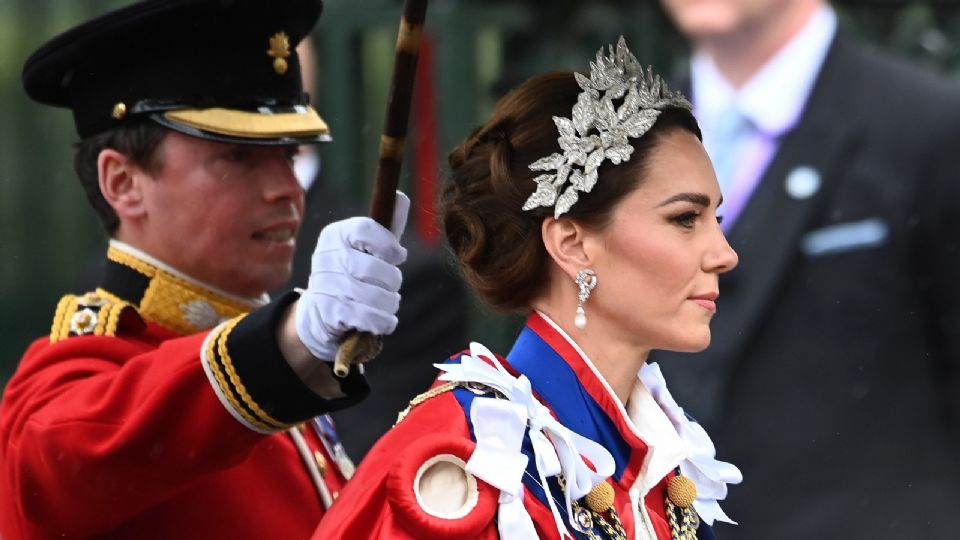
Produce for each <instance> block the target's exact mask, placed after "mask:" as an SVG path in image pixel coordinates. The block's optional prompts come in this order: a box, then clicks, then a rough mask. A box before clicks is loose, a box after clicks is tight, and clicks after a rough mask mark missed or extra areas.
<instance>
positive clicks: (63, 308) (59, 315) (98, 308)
mask: <svg viewBox="0 0 960 540" xmlns="http://www.w3.org/2000/svg"><path fill="white" fill-rule="evenodd" d="M127 308H131V309H132V308H133V306H132V305H131V304H130V303H129V302H126V301H124V300H121V299H120V298H117V297H115V296H112V295H100V294H97V293H86V294H83V295H75V294H68V295H65V296H64V297H63V298H61V299H60V302H58V303H57V310H56V313H55V314H54V316H53V324H52V325H51V327H50V342H51V343H56V342H58V341H62V340H64V339H67V338H68V337H70V336H88V335H94V336H113V335H116V333H117V330H118V327H119V323H120V316H121V314H122V313H123V310H125V309H127Z"/></svg>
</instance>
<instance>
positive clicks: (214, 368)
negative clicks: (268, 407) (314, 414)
mask: <svg viewBox="0 0 960 540" xmlns="http://www.w3.org/2000/svg"><path fill="white" fill-rule="evenodd" d="M233 324H236V321H233ZM233 324H231V325H230V328H232V326H233ZM226 330H227V329H226V328H224V329H223V330H222V331H221V333H220V334H219V335H216V336H213V338H212V339H209V340H207V350H206V355H207V359H208V362H207V365H208V366H210V371H211V372H212V373H213V376H214V378H215V379H217V385H218V386H219V387H220V391H221V393H222V394H223V395H224V396H225V397H226V398H227V401H229V402H230V405H231V407H233V410H234V411H236V413H237V414H239V415H240V416H242V417H243V419H244V420H246V421H247V422H248V423H249V424H250V425H252V426H255V427H257V428H258V429H260V430H262V431H267V432H272V431H276V428H274V427H273V426H269V425H267V424H265V423H263V422H261V421H260V420H259V419H257V418H256V417H254V416H252V415H251V414H250V413H248V412H247V410H246V409H244V408H243V406H241V405H240V402H238V401H237V398H236V396H235V395H234V394H233V391H232V390H231V389H230V385H229V384H228V383H227V381H226V379H224V377H223V371H221V369H220V357H219V355H218V354H217V350H218V347H220V340H221V339H222V338H224V336H225V334H226V333H227V332H226Z"/></svg>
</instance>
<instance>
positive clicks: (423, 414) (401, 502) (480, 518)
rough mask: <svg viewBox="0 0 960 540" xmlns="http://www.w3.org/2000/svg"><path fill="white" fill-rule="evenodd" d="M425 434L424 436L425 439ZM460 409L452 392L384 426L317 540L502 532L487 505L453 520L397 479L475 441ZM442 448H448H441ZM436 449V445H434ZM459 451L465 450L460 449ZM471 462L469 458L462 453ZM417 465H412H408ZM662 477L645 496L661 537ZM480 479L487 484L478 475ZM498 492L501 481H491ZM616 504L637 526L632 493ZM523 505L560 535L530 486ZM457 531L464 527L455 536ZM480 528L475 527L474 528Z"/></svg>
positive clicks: (426, 538)
mask: <svg viewBox="0 0 960 540" xmlns="http://www.w3.org/2000/svg"><path fill="white" fill-rule="evenodd" d="M423 441H426V443H424V442H423ZM474 444H475V443H474V442H473V440H472V439H471V437H470V430H469V428H468V426H467V422H466V419H465V418H464V415H463V409H462V408H461V406H460V404H459V403H458V402H457V400H456V399H455V398H454V396H453V394H452V393H450V392H446V393H443V394H441V395H439V396H437V397H435V398H432V399H429V400H427V401H426V402H424V403H422V404H420V405H418V406H416V407H414V408H413V409H412V410H411V411H410V413H409V414H408V415H407V417H406V418H405V419H404V420H403V421H402V422H400V424H398V425H397V426H396V427H394V428H393V429H392V430H390V431H389V432H387V434H386V435H384V436H383V437H382V438H381V439H380V440H379V441H378V442H377V444H376V445H375V446H374V447H373V448H372V449H371V450H370V452H369V453H368V454H367V456H366V457H365V458H364V460H363V462H362V463H361V464H360V467H359V469H358V470H357V474H356V476H354V478H353V480H351V482H350V483H349V484H347V487H346V488H345V489H344V491H343V492H342V493H341V495H340V497H339V498H338V499H337V502H336V503H335V504H334V505H333V508H331V509H330V511H329V512H328V513H327V515H326V516H324V518H323V520H322V521H321V522H320V526H319V527H318V528H317V530H316V532H315V533H314V535H313V540H329V539H331V538H357V539H359V538H363V539H382V540H386V539H390V540H439V539H447V538H471V539H473V538H476V539H481V540H483V539H491V540H492V539H497V538H499V536H498V534H497V527H496V523H495V521H494V519H493V517H494V516H493V514H494V513H495V511H496V509H495V508H494V511H493V513H491V512H490V511H489V510H488V509H487V507H486V506H484V505H483V503H482V502H481V504H478V505H477V508H475V509H474V510H473V511H471V512H470V513H469V514H468V515H467V516H465V517H464V518H462V519H460V520H457V522H456V523H451V522H449V520H446V521H447V522H446V523H444V521H445V520H441V519H439V518H436V517H433V516H429V515H426V514H425V512H423V511H422V509H420V508H419V505H417V504H416V503H415V501H413V502H412V503H411V500H410V498H411V497H412V494H411V493H410V491H409V488H410V486H411V484H408V483H405V482H399V481H397V480H398V479H401V478H407V477H409V478H410V479H411V482H412V478H413V475H414V474H415V473H416V470H417V469H418V468H419V467H420V465H422V464H423V463H424V462H426V460H427V459H429V458H430V457H431V456H433V455H436V454H437V453H454V452H452V451H449V450H450V449H457V448H459V449H460V451H461V452H462V451H463V450H464V449H470V450H471V451H472V447H473V446H474ZM441 448H446V449H447V451H443V452H438V451H439V450H440V449H441ZM434 449H435V450H436V451H434ZM457 455H459V456H460V457H461V458H464V456H467V458H468V457H469V455H468V454H457ZM464 461H466V459H464ZM411 471H412V472H411ZM665 482H666V481H664V482H661V484H660V485H658V486H657V487H656V488H654V489H653V490H651V492H650V493H649V494H648V496H647V508H648V509H656V508H658V507H659V512H658V514H659V515H657V514H654V515H655V516H656V517H654V516H651V518H652V521H653V525H654V528H655V530H656V533H657V538H660V539H669V538H670V530H669V527H668V525H667V523H666V521H665V520H664V519H663V517H664V514H663V497H664V495H665V491H664V490H665V485H666V484H665ZM478 483H482V482H480V481H479V480H478ZM486 488H488V490H489V491H492V494H493V495H496V494H497V493H498V492H497V490H496V488H493V487H491V486H486ZM483 497H484V495H483V493H481V501H482V499H483ZM615 501H616V504H617V510H618V512H619V514H620V516H621V519H622V520H623V522H624V527H625V528H626V530H627V531H632V530H633V511H632V509H631V508H630V497H629V495H627V493H626V492H625V491H623V490H621V489H616V498H615ZM524 507H525V508H526V509H527V511H528V512H529V513H530V517H531V518H532V520H533V523H534V527H535V528H536V530H537V534H538V536H539V537H540V539H541V540H560V537H559V535H558V534H557V530H556V526H555V525H554V520H553V516H552V514H551V513H550V509H549V508H548V507H547V506H545V505H543V504H542V503H540V501H539V500H537V498H536V497H535V496H533V495H532V494H531V493H530V492H526V493H525V497H524ZM459 531H464V532H463V534H460V535H458V533H459ZM473 531H476V532H473Z"/></svg>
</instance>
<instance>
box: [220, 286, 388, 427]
mask: <svg viewBox="0 0 960 540" xmlns="http://www.w3.org/2000/svg"><path fill="white" fill-rule="evenodd" d="M298 297H299V295H298V294H297V293H295V292H290V293H288V294H285V295H283V296H281V297H280V298H278V299H276V300H274V301H273V302H271V303H270V304H268V305H266V306H264V307H262V308H259V309H256V310H254V311H252V312H251V313H250V314H249V315H247V316H246V317H243V318H239V319H234V320H232V321H230V322H228V323H226V324H225V325H222V326H220V327H218V328H217V329H215V330H214V331H213V333H212V334H211V335H210V336H209V338H208V339H207V343H206V345H205V347H204V360H205V362H206V364H207V368H208V372H210V373H211V375H212V379H213V380H214V382H215V384H216V385H217V386H218V387H219V388H218V393H219V394H220V395H221V397H222V398H224V399H223V401H224V405H226V406H227V407H228V408H230V409H231V412H233V413H234V415H235V416H238V419H242V420H243V423H244V424H248V425H249V427H252V428H254V429H256V430H258V431H266V432H271V431H279V430H282V429H286V428H288V427H290V426H292V425H295V424H297V423H299V422H302V421H303V420H306V419H309V418H312V417H314V416H317V415H318V414H322V413H326V412H331V411H335V410H339V409H342V408H345V407H349V406H350V405H354V404H356V403H358V402H359V401H361V400H362V399H363V398H365V397H366V396H367V395H368V394H369V393H370V387H369V385H368V384H367V381H366V379H365V378H364V376H363V375H362V374H361V373H360V371H359V369H357V368H356V367H354V368H352V369H351V371H350V373H349V374H348V375H347V376H346V377H344V378H343V379H339V381H340V389H341V391H342V392H343V393H344V394H346V397H342V398H334V399H325V398H323V397H321V396H319V395H317V394H316V393H315V392H313V391H312V390H310V388H309V387H307V386H306V385H305V384H304V383H303V381H301V379H300V377H299V376H298V375H297V374H296V373H295V372H294V371H293V368H291V367H290V365H289V364H288V363H287V361H286V359H285V358H284V357H283V355H282V354H281V352H280V346H279V344H278V343H277V334H276V328H277V325H278V324H279V322H280V318H281V316H282V315H283V313H284V311H285V310H286V308H287V307H288V306H289V305H290V304H292V303H293V302H294V301H296V300H297V298H298ZM318 361H319V360H318Z"/></svg>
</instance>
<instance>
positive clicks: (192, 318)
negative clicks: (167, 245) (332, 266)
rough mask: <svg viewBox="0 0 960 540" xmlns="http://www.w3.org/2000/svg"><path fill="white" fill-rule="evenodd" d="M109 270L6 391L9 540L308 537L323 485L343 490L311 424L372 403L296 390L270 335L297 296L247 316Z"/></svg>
mask: <svg viewBox="0 0 960 540" xmlns="http://www.w3.org/2000/svg"><path fill="white" fill-rule="evenodd" d="M108 259H109V261H108V265H107V272H106V277H105V279H104V283H103V286H102V287H101V288H100V289H98V290H97V293H94V294H87V295H84V296H67V297H65V298H64V299H63V300H62V301H61V303H60V306H59V307H58V310H57V315H56V317H55V320H54V326H53V329H52V333H51V335H50V337H49V338H43V339H39V340H37V341H35V342H34V343H33V344H32V345H31V346H30V348H29V349H28V350H27V352H26V353H25V354H24V356H23V358H22V360H21V362H20V365H19V367H18V369H17V372H16V373H15V374H14V376H13V377H12V378H11V380H10V382H9V384H8V385H7V387H6V390H5V393H4V396H3V402H2V404H0V501H3V502H2V504H0V536H2V538H3V539H4V540H19V539H41V538H91V537H96V538H138V539H143V538H205V539H206V538H230V539H244V538H250V539H254V538H256V539H264V538H278V539H297V538H306V537H308V536H309V535H310V533H311V532H312V531H313V529H314V528H315V526H316V524H317V522H318V521H319V519H320V517H321V516H322V514H323V512H324V505H323V503H322V500H321V496H320V494H319V491H318V490H319V489H323V487H324V486H322V485H319V486H318V485H317V482H316V480H319V478H320V477H321V476H322V477H323V479H324V480H325V481H326V488H327V489H328V490H329V491H330V492H332V493H331V495H334V496H335V495H336V492H338V491H339V489H340V488H341V486H342V484H343V482H344V478H343V477H342V476H341V474H340V473H339V472H338V470H337V467H336V466H334V465H333V463H334V462H333V461H332V460H331V456H330V453H329V452H328V451H327V449H326V448H325V445H324V444H322V443H323V442H324V441H323V440H322V439H321V437H320V434H319V433H320V432H319V431H316V432H315V430H313V429H312V428H311V425H310V424H309V423H308V424H301V423H302V422H303V421H304V420H307V419H309V418H311V417H313V416H315V415H317V414H319V413H323V412H325V411H327V410H331V409H335V408H339V407H341V406H345V405H348V404H350V403H352V402H355V401H357V400H358V399H360V398H362V397H363V396H364V395H365V394H366V392H367V386H366V383H365V382H364V381H363V378H362V375H360V374H359V373H353V374H351V375H350V376H348V377H347V378H346V379H345V381H344V382H343V384H342V389H343V391H344V392H345V393H346V394H347V397H346V398H341V399H334V400H326V399H323V398H321V397H319V396H317V395H316V394H314V393H313V392H311V391H310V390H309V389H308V388H307V387H306V386H304V385H303V384H302V383H301V382H300V380H299V378H297V376H296V375H295V374H294V373H293V371H292V370H291V369H290V368H289V366H288V365H287V363H286V361H285V360H284V359H283V358H282V356H281V355H280V352H279V349H278V348H277V344H276V338H275V330H274V328H275V321H276V320H277V318H278V317H279V314H280V313H282V310H283V308H284V307H285V306H287V305H289V304H290V302H292V301H293V300H294V299H295V295H289V296H287V297H285V298H281V299H280V300H279V301H277V302H275V303H273V304H269V305H266V306H264V307H261V308H259V309H256V310H254V311H252V312H251V313H250V314H249V315H244V313H243V312H245V311H247V310H249V309H250V306H248V305H245V304H244V302H242V301H240V299H236V298H231V297H228V296H224V295H218V294H215V293H213V292H211V291H209V290H206V289H205V288H203V287H201V286H199V284H197V283H196V282H193V281H192V280H190V279H189V278H186V277H185V276H182V275H179V274H177V273H176V272H175V271H173V270H171V269H169V268H164V267H158V266H157V265H156V264H154V263H155V261H149V259H147V260H144V258H143V257H142V256H138V254H132V253H131V252H130V251H129V250H127V249H126V248H124V246H122V245H116V244H115V245H113V246H112V247H111V249H110V252H109V253H108ZM148 261H149V262H148ZM222 319H225V322H223V323H221V324H219V325H218V326H216V327H215V328H214V329H213V330H211V331H203V332H198V333H193V332H191V330H193V331H194V332H195V330H196V328H198V327H202V326H204V325H209V324H208V323H213V324H216V323H217V322H218V321H220V320H222ZM291 429H293V430H297V433H296V434H293V435H291V433H289V432H288V430H291ZM328 438H329V437H328ZM326 442H327V443H333V444H335V441H330V440H328V441H326ZM327 446H329V447H332V446H330V444H328V445H327ZM311 470H312V473H313V474H311Z"/></svg>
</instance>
